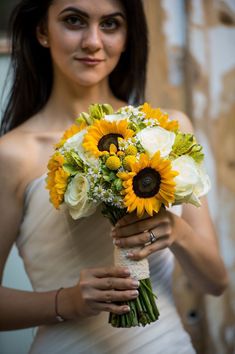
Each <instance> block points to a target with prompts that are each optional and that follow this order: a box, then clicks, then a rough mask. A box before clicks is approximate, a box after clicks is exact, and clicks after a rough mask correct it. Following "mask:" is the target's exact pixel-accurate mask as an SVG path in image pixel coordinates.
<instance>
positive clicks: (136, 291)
mask: <svg viewBox="0 0 235 354" xmlns="http://www.w3.org/2000/svg"><path fill="white" fill-rule="evenodd" d="M131 295H133V296H136V295H139V292H138V290H132V292H131Z"/></svg>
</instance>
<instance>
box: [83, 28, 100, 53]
mask: <svg viewBox="0 0 235 354" xmlns="http://www.w3.org/2000/svg"><path fill="white" fill-rule="evenodd" d="M81 46H82V49H87V50H90V51H92V52H93V51H97V50H99V49H100V48H102V39H101V33H100V29H99V27H98V26H90V27H87V28H86V30H84V32H83V37H82V43H81Z"/></svg>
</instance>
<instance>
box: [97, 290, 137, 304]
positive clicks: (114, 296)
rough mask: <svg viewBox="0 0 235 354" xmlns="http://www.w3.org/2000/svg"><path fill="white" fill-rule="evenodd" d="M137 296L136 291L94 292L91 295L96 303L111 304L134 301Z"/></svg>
mask: <svg viewBox="0 0 235 354" xmlns="http://www.w3.org/2000/svg"><path fill="white" fill-rule="evenodd" d="M138 295H139V292H138V290H122V291H120V290H107V291H106V290H104V291H99V290H96V291H94V293H93V298H94V299H95V301H97V302H105V303H112V302H118V301H128V300H133V299H136V298H137V297H138Z"/></svg>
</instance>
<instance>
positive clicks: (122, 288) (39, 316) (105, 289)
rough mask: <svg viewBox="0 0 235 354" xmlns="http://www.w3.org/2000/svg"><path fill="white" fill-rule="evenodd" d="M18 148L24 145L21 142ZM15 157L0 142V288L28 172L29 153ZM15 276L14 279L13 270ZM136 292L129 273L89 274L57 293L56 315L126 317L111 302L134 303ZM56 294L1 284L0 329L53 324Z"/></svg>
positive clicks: (109, 270)
mask: <svg viewBox="0 0 235 354" xmlns="http://www.w3.org/2000/svg"><path fill="white" fill-rule="evenodd" d="M14 140H15V139H14ZM19 143H21V144H22V141H21V142H19ZM19 146H20V145H19ZM17 152H19V149H18V151H17V148H16V147H15V145H13V142H12V143H11V144H8V142H6V139H4V140H3V139H1V141H0V165H1V169H0V186H1V188H0V210H1V213H0V225H1V227H0V284H1V281H2V277H3V271H4V266H5V263H6V260H7V257H8V255H9V252H10V250H11V247H12V245H13V243H14V242H15V239H16V237H17V234H18V230H19V226H20V222H21V218H22V216H23V193H22V192H20V190H22V188H21V185H22V182H21V181H22V180H23V176H24V174H25V173H27V171H26V169H27V167H26V166H25V162H24V161H25V156H27V154H23V155H24V156H22V159H21V158H20V156H19V153H17ZM22 165H24V168H22ZM31 170H32V168H31ZM23 184H24V183H23ZM15 276H16V277H17V270H16V271H15ZM78 277H79V275H78ZM137 288H138V282H136V281H135V280H133V279H131V278H130V274H129V271H128V270H127V269H125V268H117V267H108V268H97V269H87V270H84V271H82V272H81V274H80V280H79V283H78V284H77V285H75V286H73V287H70V288H66V289H63V290H62V291H61V292H60V293H59V296H58V312H59V313H60V315H61V316H63V317H64V318H65V319H68V320H74V319H79V318H82V317H87V316H91V315H95V314H98V313H99V312H101V311H108V312H114V313H117V314H121V313H126V312H129V308H128V307H127V306H123V305H117V304H115V303H114V302H116V301H126V300H129V299H134V298H136V297H137V296H138V290H137ZM114 289H116V290H114ZM56 292H57V289H56V290H53V291H47V292H29V291H21V290H16V289H10V288H6V287H4V286H1V285H0V314H1V315H0V330H3V331H5V330H13V329H20V328H27V327H33V326H38V325H42V324H52V323H56V321H57V320H56V312H55V296H56Z"/></svg>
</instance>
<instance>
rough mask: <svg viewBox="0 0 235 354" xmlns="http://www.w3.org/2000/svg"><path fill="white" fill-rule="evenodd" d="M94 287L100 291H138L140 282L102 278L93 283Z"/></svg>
mask: <svg viewBox="0 0 235 354" xmlns="http://www.w3.org/2000/svg"><path fill="white" fill-rule="evenodd" d="M92 286H93V287H94V288H95V289H99V290H112V289H116V290H131V289H138V287H139V282H138V280H136V279H131V278H127V279H123V278H113V277H109V278H102V279H95V280H94V281H93V283H92Z"/></svg>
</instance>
